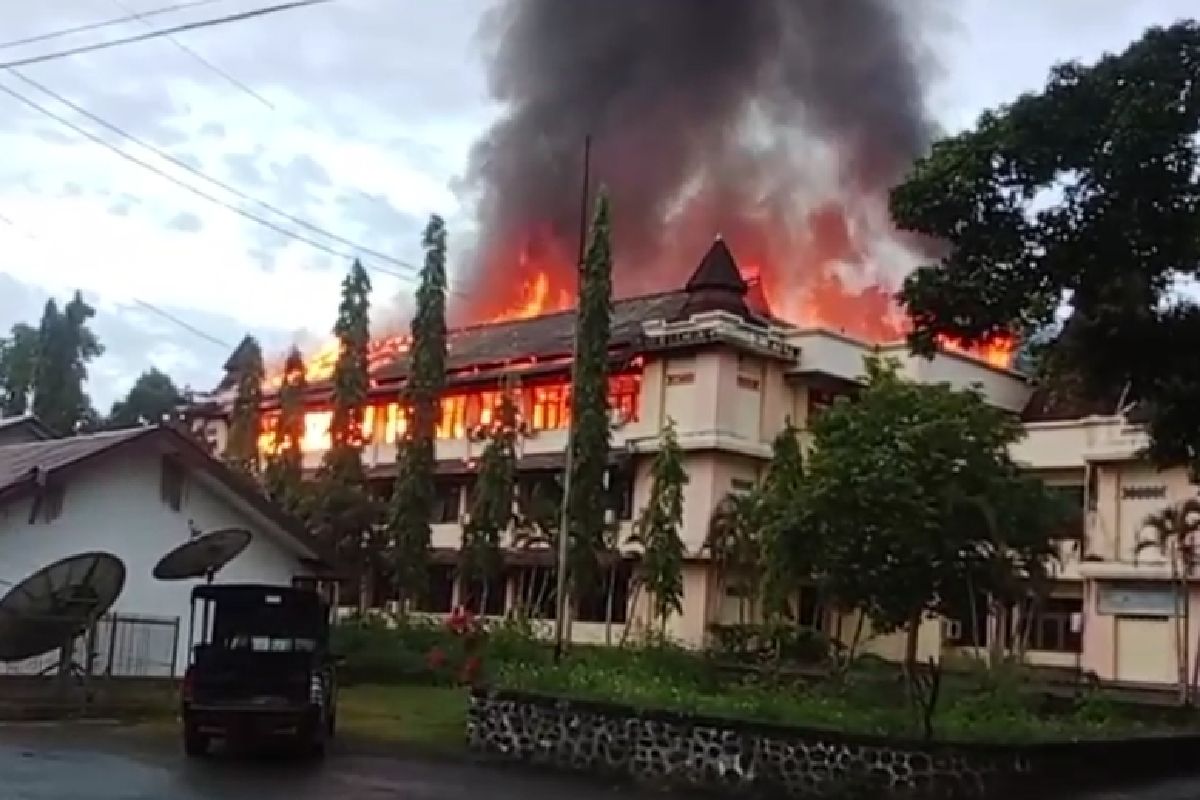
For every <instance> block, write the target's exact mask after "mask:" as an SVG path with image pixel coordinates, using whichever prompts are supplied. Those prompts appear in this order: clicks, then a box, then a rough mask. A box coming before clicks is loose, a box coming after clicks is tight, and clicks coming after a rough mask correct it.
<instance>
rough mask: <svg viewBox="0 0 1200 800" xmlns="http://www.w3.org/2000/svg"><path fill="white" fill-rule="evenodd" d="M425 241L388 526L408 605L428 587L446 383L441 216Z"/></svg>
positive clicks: (431, 221)
mask: <svg viewBox="0 0 1200 800" xmlns="http://www.w3.org/2000/svg"><path fill="white" fill-rule="evenodd" d="M422 243H423V246H424V248H425V263H424V265H423V266H422V267H421V282H420V285H419V286H418V287H417V309H416V314H415V315H414V316H413V320H412V325H411V332H412V345H411V350H410V353H411V359H410V362H409V374H408V380H407V382H406V384H405V387H404V390H403V392H402V396H401V401H402V402H403V404H404V406H405V407H406V408H407V409H408V414H409V417H408V426H407V429H406V430H405V432H404V436H403V438H402V439H401V441H400V442H398V443H397V448H396V485H395V489H394V490H393V492H392V503H391V509H390V513H389V524H388V533H389V536H390V537H391V540H392V543H393V548H394V551H393V557H392V568H393V572H394V575H395V578H396V581H397V584H398V586H399V589H400V593H401V599H402V600H409V601H411V600H413V599H415V598H417V597H419V596H420V595H421V594H422V593H423V592H424V591H425V589H426V586H425V584H426V580H427V574H428V573H427V564H428V560H429V542H430V527H429V524H430V519H431V518H432V516H433V501H434V494H433V476H434V471H435V469H436V466H437V463H436V458H437V454H436V450H435V443H436V440H437V424H438V420H439V418H440V416H441V399H442V390H443V389H444V388H445V385H446V286H447V284H446V224H445V222H443V221H442V218H441V217H439V216H437V215H434V216H432V217H430V219H429V224H428V225H427V226H426V227H425V235H424V237H423V240H422Z"/></svg>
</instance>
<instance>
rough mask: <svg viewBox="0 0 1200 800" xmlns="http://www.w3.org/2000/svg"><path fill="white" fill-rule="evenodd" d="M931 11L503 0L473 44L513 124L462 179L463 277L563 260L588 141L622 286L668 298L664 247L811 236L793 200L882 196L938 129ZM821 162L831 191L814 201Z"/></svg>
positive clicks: (479, 147)
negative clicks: (927, 83)
mask: <svg viewBox="0 0 1200 800" xmlns="http://www.w3.org/2000/svg"><path fill="white" fill-rule="evenodd" d="M926 2H927V0H920V1H919V2H917V1H914V0H903V2H898V1H897V0H503V1H502V2H501V3H500V5H499V6H498V7H496V8H495V9H494V10H493V11H492V12H491V13H490V14H489V16H488V17H487V18H486V20H485V22H484V26H485V28H484V35H485V36H486V37H487V40H488V42H489V44H490V46H491V47H492V48H493V49H492V51H491V53H490V66H489V69H490V72H489V74H490V80H491V89H492V93H493V95H494V96H495V98H496V99H497V100H499V101H500V102H501V103H502V106H503V108H504V114H503V116H502V117H501V119H500V120H499V121H498V122H497V123H496V124H495V126H494V127H493V128H492V129H491V130H489V131H488V132H487V134H486V135H485V136H484V137H483V138H482V139H481V140H480V141H479V142H478V143H477V144H476V146H475V149H474V151H473V153H472V158H471V162H470V166H469V171H468V175H467V182H466V185H467V187H468V188H469V189H470V190H472V191H473V192H476V193H477V194H476V198H477V202H478V208H477V218H478V222H479V224H480V227H481V238H480V241H479V245H478V247H479V249H478V255H477V258H476V259H475V264H474V267H473V268H474V270H475V272H474V274H473V280H472V283H473V284H475V286H476V287H477V288H478V289H480V290H484V292H485V293H486V294H488V295H493V296H494V295H495V294H496V292H501V293H502V289H503V287H505V286H512V285H513V284H514V282H515V281H514V279H516V278H520V277H523V276H522V275H521V272H520V269H521V268H520V266H519V259H518V255H519V253H521V252H522V250H523V249H524V250H525V252H527V253H529V254H530V255H532V256H534V257H535V258H538V257H539V256H543V255H548V256H549V257H550V258H552V259H559V260H563V261H565V262H566V263H571V262H572V261H573V260H574V249H575V247H576V239H577V237H578V226H579V221H578V220H579V210H578V209H579V203H578V197H579V191H580V179H581V161H582V148H583V141H584V138H585V136H586V135H588V134H590V135H591V136H592V140H593V161H592V163H593V170H594V174H595V176H596V179H597V180H598V181H599V182H602V183H603V184H604V185H605V186H606V187H607V188H608V191H609V193H610V196H611V197H612V200H613V210H614V231H615V236H616V258H617V267H616V270H617V275H616V283H617V290H618V293H629V292H632V291H644V290H647V289H655V288H664V287H663V285H662V284H664V283H666V282H667V275H666V274H665V273H669V272H671V271H672V270H673V269H675V268H674V267H672V266H669V265H668V262H671V260H672V259H671V256H675V255H677V254H678V253H679V252H680V251H681V250H682V249H690V250H691V252H692V253H693V254H694V255H695V254H696V248H703V246H704V241H703V240H704V239H708V238H710V237H711V236H712V235H713V234H714V233H716V232H718V231H720V232H724V233H726V234H727V235H728V234H733V233H736V232H739V231H741V232H745V231H747V230H748V229H750V228H755V227H758V228H764V227H772V228H773V229H782V228H783V227H787V228H790V229H791V234H790V235H791V237H792V241H793V244H794V242H795V241H797V238H796V237H799V238H800V239H803V238H804V237H805V236H811V235H812V233H811V232H804V231H802V230H801V231H800V232H799V233H797V230H796V229H797V227H798V226H799V227H800V228H803V227H804V223H803V219H802V218H803V216H804V213H803V212H800V214H799V216H800V217H801V218H800V219H797V213H796V208H797V205H796V198H797V196H806V197H807V201H808V202H809V205H810V210H817V209H818V207H819V206H821V205H822V204H823V203H828V202H834V203H835V204H836V205H837V207H839V208H844V207H847V205H851V206H852V205H854V204H855V203H857V202H859V201H862V200H870V199H871V198H874V199H875V200H879V199H880V198H882V197H883V196H884V195H885V194H886V190H887V188H888V187H889V186H890V185H891V184H892V183H893V182H894V181H895V180H896V179H897V178H898V177H899V176H900V175H901V174H902V172H903V170H904V169H905V168H906V166H907V165H908V164H909V163H910V162H911V160H912V159H913V157H914V156H915V155H917V154H919V153H920V152H921V151H922V150H923V148H925V147H926V145H927V143H928V141H929V138H930V134H931V126H930V122H929V119H928V117H927V115H926V109H925V105H924V96H923V87H922V78H923V70H922V68H921V64H920V55H921V54H920V52H919V48H918V47H916V46H915V43H914V41H915V40H914V32H915V30H916V25H914V23H915V22H918V21H919V20H915V19H913V16H915V15H916V14H917V13H918V11H917V10H918V9H924V8H925V6H926ZM901 9H907V10H908V11H907V14H908V16H907V17H902V11H901ZM815 160H819V161H821V162H823V163H824V167H825V168H826V171H829V170H828V167H829V166H832V167H833V170H832V172H833V176H834V177H833V179H832V180H833V183H835V184H836V185H837V191H836V193H835V194H834V195H830V194H828V193H826V194H825V195H824V196H821V195H820V193H818V194H817V196H816V197H814V196H813V194H812V192H811V191H809V189H810V187H809V186H807V185H806V184H808V183H809V182H810V181H811V180H813V179H812V174H813V170H814V161H815ZM818 166H820V165H818ZM818 171H819V170H818ZM825 210H826V211H827V210H828V209H827V208H826V209H825ZM744 238H749V234H746V235H745V237H744ZM696 239H700V240H701V241H693V240H696ZM736 246H737V242H735V247H736ZM755 246H756V247H757V246H759V245H755ZM763 246H764V247H765V245H763ZM539 260H540V259H539ZM690 266H691V264H689V263H683V264H682V268H683V269H685V270H686V269H688V268H689V267H690ZM670 277H671V278H674V277H675V275H670ZM798 279H799V280H803V276H798ZM655 284H658V285H655Z"/></svg>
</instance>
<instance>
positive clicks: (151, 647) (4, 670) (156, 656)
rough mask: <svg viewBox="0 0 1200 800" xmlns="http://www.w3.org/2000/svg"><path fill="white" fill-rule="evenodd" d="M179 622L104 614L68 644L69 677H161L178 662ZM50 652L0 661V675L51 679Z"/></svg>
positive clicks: (55, 663) (55, 655) (53, 659)
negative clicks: (11, 660) (48, 676)
mask: <svg viewBox="0 0 1200 800" xmlns="http://www.w3.org/2000/svg"><path fill="white" fill-rule="evenodd" d="M179 636H180V619H179V617H155V616H147V615H140V614H106V615H105V616H103V617H101V618H100V619H98V620H97V621H96V624H95V625H93V626H91V627H90V628H89V629H88V630H86V631H85V632H84V633H83V634H82V635H80V636H78V637H77V638H76V639H75V640H74V641H73V642H72V645H71V654H70V655H71V663H70V664H68V665H65V666H66V668H67V669H69V670H70V671H72V672H73V673H75V674H77V675H80V676H85V675H90V676H110V677H138V678H167V677H171V676H173V675H174V674H175V665H176V661H177V659H178V658H179V655H180V654H179V645H180V641H179ZM62 660H63V659H62V653H61V651H59V650H54V651H51V652H49V653H44V654H42V655H40V656H36V657H34V658H29V659H26V660H24V661H14V662H0V674H2V675H52V674H59V673H60V672H61V671H62V668H63V666H64V665H63V664H61V663H60V662H61V661H62Z"/></svg>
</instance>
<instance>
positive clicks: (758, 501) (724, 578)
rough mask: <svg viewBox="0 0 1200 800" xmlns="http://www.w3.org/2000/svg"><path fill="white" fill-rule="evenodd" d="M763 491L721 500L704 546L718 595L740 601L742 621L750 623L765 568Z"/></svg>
mask: <svg viewBox="0 0 1200 800" xmlns="http://www.w3.org/2000/svg"><path fill="white" fill-rule="evenodd" d="M762 531H763V524H762V490H761V488H760V487H755V488H754V490H752V491H750V492H746V493H733V492H731V493H729V494H727V495H725V496H724V497H723V498H721V501H720V502H719V503H717V505H716V507H715V508H714V509H713V511H712V514H711V515H710V516H709V519H708V533H707V535H706V537H705V541H704V546H705V549H707V550H708V553H709V555H710V556H711V558H712V565H713V569H714V572H715V577H716V581H717V588H716V590H715V591H714V594H715V595H716V597H717V598H718V602H720V598H724V597H725V596H726V594H729V595H730V596H733V597H736V598H737V600H738V617H739V622H741V623H743V624H745V623H747V622H749V621H750V620H749V618H748V614H747V612H748V611H749V610H750V609H752V608H754V607H755V606H756V605H757V600H758V599H759V597H760V594H761V589H762V572H763V569H764V567H765V563H764V559H763V553H762Z"/></svg>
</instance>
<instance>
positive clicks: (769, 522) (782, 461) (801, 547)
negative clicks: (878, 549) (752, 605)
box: [757, 419, 819, 616]
mask: <svg viewBox="0 0 1200 800" xmlns="http://www.w3.org/2000/svg"><path fill="white" fill-rule="evenodd" d="M771 451H772V452H771V462H770V464H769V465H768V466H767V473H766V476H765V477H764V478H763V482H762V486H761V487H760V488H759V490H758V514H757V520H758V523H759V524H760V525H761V526H762V530H761V534H760V536H761V539H762V544H761V546H760V548H759V550H760V552H761V554H762V570H761V575H762V586H761V589H760V592H761V595H762V599H763V609H764V611H765V612H766V614H767V616H779V615H783V616H790V615H791V612H792V609H791V600H792V598H793V596H794V595H795V594H796V592H797V590H798V589H799V587H800V584H801V582H802V581H804V580H806V579H809V578H811V576H812V572H813V568H814V566H815V564H816V562H817V559H818V555H817V549H816V548H817V547H818V546H819V545H818V543H817V542H815V541H813V540H811V539H808V538H807V537H805V538H801V539H800V540H797V541H792V540H790V539H789V537H788V528H789V526H790V525H791V523H792V515H793V514H794V513H795V512H796V498H797V497H800V496H802V495H803V487H804V455H803V453H802V452H801V450H800V436H799V431H798V430H797V429H796V426H794V425H793V424H792V421H791V419H788V420H787V423H786V424H785V425H784V428H783V430H782V431H780V432H779V433H778V435H776V437H775V439H774V441H772V443H771ZM798 611H799V609H797V612H798Z"/></svg>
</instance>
